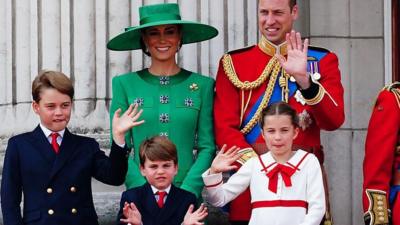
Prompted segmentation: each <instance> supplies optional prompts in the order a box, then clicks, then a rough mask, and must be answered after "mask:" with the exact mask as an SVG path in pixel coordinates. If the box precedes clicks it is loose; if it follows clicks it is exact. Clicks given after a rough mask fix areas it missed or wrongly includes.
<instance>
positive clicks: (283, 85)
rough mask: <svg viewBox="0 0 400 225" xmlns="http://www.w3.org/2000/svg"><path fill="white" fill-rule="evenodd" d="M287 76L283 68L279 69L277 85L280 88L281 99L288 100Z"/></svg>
mask: <svg viewBox="0 0 400 225" xmlns="http://www.w3.org/2000/svg"><path fill="white" fill-rule="evenodd" d="M289 77H290V75H289V74H287V73H286V71H285V70H283V69H282V70H281V76H280V77H279V86H280V87H281V88H282V95H281V96H282V101H284V102H286V103H287V102H289V85H288V84H289V82H288V81H289Z"/></svg>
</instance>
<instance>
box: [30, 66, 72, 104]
mask: <svg viewBox="0 0 400 225" xmlns="http://www.w3.org/2000/svg"><path fill="white" fill-rule="evenodd" d="M48 88H53V89H56V90H57V91H59V92H60V93H62V94H65V95H68V96H69V97H70V98H71V100H72V99H73V98H74V86H73V85H72V82H71V80H70V79H69V78H68V77H67V76H66V75H65V74H63V73H61V72H58V71H51V70H42V71H40V72H39V74H38V75H37V76H36V77H35V79H34V80H33V82H32V99H33V101H35V102H39V101H40V93H41V92H42V91H43V90H44V89H48Z"/></svg>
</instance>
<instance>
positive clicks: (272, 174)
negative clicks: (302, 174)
mask: <svg viewBox="0 0 400 225" xmlns="http://www.w3.org/2000/svg"><path fill="white" fill-rule="evenodd" d="M295 172H296V170H295V169H294V168H292V167H289V166H285V165H282V164H278V165H276V166H275V167H274V168H273V169H272V170H271V171H269V172H268V173H267V176H268V178H269V184H268V189H269V190H270V191H272V192H274V193H276V191H277V188H278V174H279V173H280V174H281V176H282V179H283V182H284V183H285V186H286V187H291V186H292V181H291V180H290V177H291V176H292V175H293V174H294V173H295Z"/></svg>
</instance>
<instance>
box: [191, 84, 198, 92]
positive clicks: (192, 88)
mask: <svg viewBox="0 0 400 225" xmlns="http://www.w3.org/2000/svg"><path fill="white" fill-rule="evenodd" d="M189 88H190V90H192V91H196V90H197V89H199V86H198V85H197V84H196V83H193V84H191V85H190V86H189Z"/></svg>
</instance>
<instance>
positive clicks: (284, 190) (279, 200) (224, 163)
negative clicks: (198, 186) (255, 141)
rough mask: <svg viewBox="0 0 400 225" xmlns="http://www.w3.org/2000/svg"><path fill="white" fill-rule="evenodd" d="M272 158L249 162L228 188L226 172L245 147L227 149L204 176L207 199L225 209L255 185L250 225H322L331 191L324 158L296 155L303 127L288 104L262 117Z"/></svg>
mask: <svg viewBox="0 0 400 225" xmlns="http://www.w3.org/2000/svg"><path fill="white" fill-rule="evenodd" d="M260 125H261V127H262V135H263V138H264V140H265V142H266V145H267V148H268V150H269V151H268V153H265V154H263V155H260V156H258V157H254V158H251V159H250V160H249V161H247V162H246V163H245V164H244V165H243V166H242V167H241V168H240V169H239V170H238V171H237V172H236V173H235V174H234V175H232V176H231V177H230V178H229V180H228V181H227V182H226V183H225V184H224V183H223V181H222V173H223V172H227V171H230V170H232V169H236V166H235V165H234V162H235V161H236V160H237V159H238V158H239V157H240V154H237V153H238V151H239V148H237V147H236V146H233V147H231V148H229V149H228V150H226V148H227V147H226V146H223V147H222V149H221V151H220V152H219V154H218V155H217V156H216V157H215V159H214V161H213V162H212V165H211V167H210V169H208V170H207V171H206V172H204V173H203V175H202V176H203V180H204V183H205V185H206V200H207V201H208V202H209V203H210V204H211V205H213V206H217V207H221V206H224V205H225V204H226V203H228V202H230V201H231V200H233V199H234V198H236V197H237V196H238V195H239V194H241V193H242V192H243V191H245V190H246V188H247V187H249V186H250V193H251V203H252V214H251V218H250V223H249V224H250V225H259V224H263V225H318V224H320V222H321V220H322V217H323V215H324V213H325V192H324V186H323V181H322V173H321V168H320V165H319V162H318V159H317V158H316V157H315V156H314V155H313V154H311V153H307V152H305V151H303V150H301V149H298V150H296V151H293V150H292V143H293V140H294V139H295V138H296V136H297V134H298V132H299V127H298V118H297V114H296V111H295V110H294V109H293V108H291V107H290V106H289V105H288V104H287V103H284V102H279V103H276V104H272V105H270V106H268V107H267V108H266V109H264V110H263V112H262V114H261V117H260Z"/></svg>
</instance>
